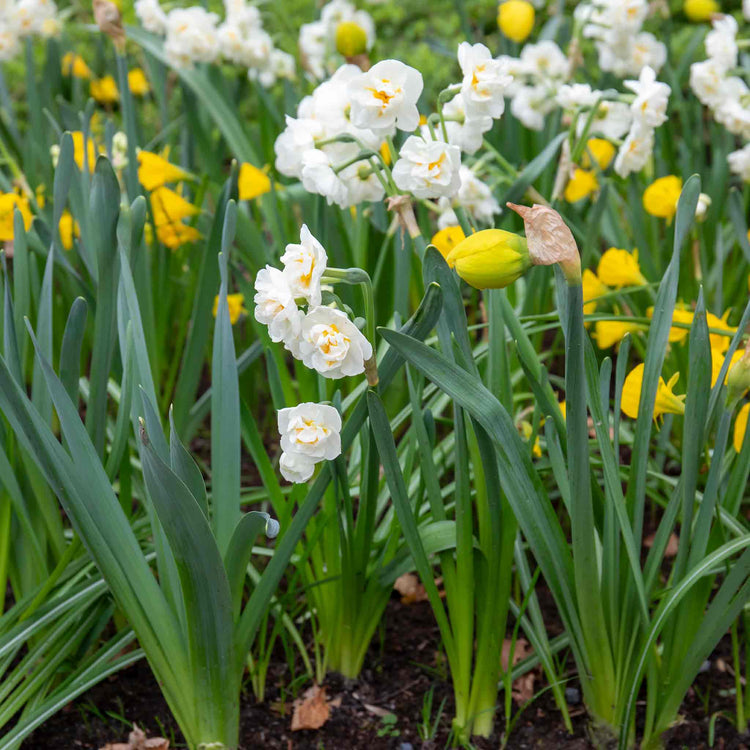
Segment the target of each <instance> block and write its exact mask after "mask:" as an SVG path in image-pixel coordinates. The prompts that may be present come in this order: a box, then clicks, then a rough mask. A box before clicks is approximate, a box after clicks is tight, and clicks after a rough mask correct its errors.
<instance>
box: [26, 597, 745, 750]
mask: <svg viewBox="0 0 750 750" xmlns="http://www.w3.org/2000/svg"><path fill="white" fill-rule="evenodd" d="M540 593H541V592H540ZM384 622H385V626H384V631H383V632H382V633H381V634H380V636H379V635H376V637H375V639H374V642H373V646H372V647H371V649H370V652H369V654H368V658H367V661H366V667H365V669H364V671H363V673H362V676H361V678H360V679H359V680H356V681H346V680H343V679H342V678H341V677H339V676H336V675H329V676H328V677H327V678H326V681H325V687H326V691H327V694H328V696H329V698H331V699H337V698H340V701H341V705H340V707H338V708H334V709H333V710H332V713H331V717H330V719H329V720H328V722H327V723H326V724H325V726H324V727H323V728H322V729H319V730H317V731H298V732H292V731H291V730H290V723H291V710H292V702H293V698H294V696H293V695H292V694H291V693H290V691H289V681H290V675H289V672H288V668H287V666H286V664H285V662H284V661H283V657H282V656H281V654H279V660H278V661H277V662H274V663H273V664H272V665H271V668H270V670H269V678H268V686H267V699H266V702H265V703H263V704H258V703H257V702H256V701H255V699H254V698H253V696H252V693H250V692H249V691H248V692H247V693H246V694H245V695H244V696H243V702H242V719H241V727H242V729H241V748H242V749H243V750H255V749H256V748H269V749H271V750H272V749H274V748H280V749H283V750H321V749H323V748H325V749H326V750H345V749H348V748H367V750H412V749H413V750H417V749H418V748H423V749H424V750H437V748H443V747H445V746H446V743H447V742H449V734H450V718H451V716H452V711H453V706H452V704H451V701H452V699H451V690H450V685H449V683H448V682H447V680H446V678H445V667H444V665H443V659H442V656H441V653H440V650H439V643H440V640H439V636H438V632H437V628H436V627H435V624H434V618H433V616H432V612H431V610H430V608H429V606H428V604H427V603H425V602H422V603H418V604H412V605H403V604H401V603H400V601H398V600H395V599H394V601H392V602H390V603H389V606H388V610H387V612H386V617H385V620H384ZM381 636H382V637H381ZM728 646H729V643H728V640H727V639H725V640H724V641H722V643H721V644H720V646H719V648H718V649H717V651H716V654H714V655H713V656H712V658H711V666H710V668H709V669H708V670H707V671H705V672H704V673H703V674H701V675H700V676H699V677H698V680H697V682H696V689H697V690H691V692H690V694H689V695H688V697H687V700H686V701H685V704H684V705H683V714H684V715H685V717H686V718H685V720H684V722H683V723H682V724H680V725H679V726H677V727H675V728H674V729H672V730H671V731H670V735H669V737H668V741H667V747H668V748H670V749H674V750H678V749H680V750H681V749H682V748H691V749H692V748H708V747H709V745H708V731H709V721H710V718H711V716H712V715H714V714H715V713H717V712H721V711H723V712H726V714H727V715H728V716H732V715H733V708H734V703H733V694H732V693H731V690H732V687H733V678H732V676H731V673H730V670H729V668H728V667H727V662H728V661H729V648H728ZM540 680H541V678H540ZM540 680H538V681H537V684H539V683H540ZM569 686H570V687H573V688H575V687H576V686H577V683H576V682H575V681H571V682H570V683H569ZM305 687H307V686H306V685H305V686H302V688H301V690H302V691H303V690H304V689H305ZM430 688H434V699H433V720H434V717H435V716H436V715H437V709H438V706H439V705H440V703H441V701H442V700H443V699H445V707H444V710H443V714H442V718H441V720H440V722H439V730H438V733H437V736H436V737H435V738H434V739H433V740H431V741H427V742H425V741H424V740H422V739H421V738H420V734H419V731H418V726H419V724H420V722H421V720H422V707H423V703H424V698H425V695H426V694H427V692H428V691H429V690H430ZM701 697H702V698H703V700H701ZM704 701H705V703H704ZM706 705H707V706H708V710H707V711H706V708H705V706H706ZM500 710H501V711H502V707H501V709H500ZM513 711H514V712H516V711H518V707H517V706H516V705H515V704H514V706H513ZM384 712H390V713H392V714H394V715H395V717H396V720H395V722H394V723H393V724H387V723H384V722H383V719H382V714H383V713H384ZM570 712H571V716H572V719H573V726H574V733H573V734H572V735H568V734H567V733H566V731H565V728H564V726H563V724H562V721H561V720H560V716H559V712H558V711H557V709H556V707H555V705H554V702H553V700H552V697H551V694H550V692H549V691H547V692H544V693H543V694H542V695H540V696H539V698H538V699H537V700H535V701H534V702H533V703H532V704H531V705H530V706H528V707H527V708H526V709H525V711H524V712H523V713H522V714H521V716H520V718H519V719H518V721H517V722H516V723H515V726H514V728H513V731H512V732H511V734H510V737H509V739H508V744H507V747H509V748H518V749H519V750H521V749H531V748H540V749H548V748H560V749H561V750H585V749H587V748H589V747H591V745H590V743H589V742H588V741H587V739H586V716H585V713H584V710H583V707H582V706H581V705H571V706H570ZM130 722H137V723H138V724H139V725H140V726H141V727H143V728H144V729H145V730H147V732H148V733H149V736H151V735H159V734H161V735H164V736H166V737H168V738H169V739H170V740H171V742H172V746H173V747H181V746H182V747H184V745H182V744H181V739H182V738H181V737H180V734H179V731H178V730H177V727H176V725H175V723H174V721H173V720H172V718H171V716H170V714H169V711H168V709H167V707H166V704H165V703H164V700H163V699H162V697H161V694H160V693H159V689H158V687H157V685H156V682H155V681H154V679H153V677H152V676H151V673H150V671H149V669H148V666H147V664H146V663H145V662H140V663H139V664H137V665H134V666H133V667H131V668H129V669H127V670H125V671H123V672H121V673H120V674H118V675H116V676H114V677H113V678H111V679H110V680H109V681H107V682H105V683H103V684H101V685H99V686H97V687H96V688H94V689H92V690H91V691H90V692H89V693H87V694H85V695H84V696H82V697H81V698H80V699H79V700H77V701H76V702H75V703H73V704H71V705H69V706H67V707H66V708H65V709H64V710H63V711H61V712H60V713H59V714H57V715H56V716H54V717H53V718H52V719H50V720H49V721H48V722H47V723H46V724H45V725H44V726H43V727H42V728H40V729H39V730H38V731H37V732H36V733H35V734H34V735H33V736H32V737H31V738H30V739H29V740H27V741H26V742H25V743H24V744H23V746H22V747H23V748H24V750H31V749H32V748H33V749H34V750H47V749H48V748H49V749H50V750H58V749H63V748H64V750H78V749H81V750H97V749H98V748H100V747H103V746H104V745H105V744H106V743H107V742H114V741H125V740H126V739H127V734H128V731H129V723H130ZM502 723H503V718H502V716H499V717H498V724H502ZM501 730H502V727H500V726H498V730H497V731H496V734H495V736H494V737H492V738H491V739H489V740H478V741H476V742H475V743H474V746H475V747H476V748H477V750H489V748H493V749H494V748H498V747H500V746H501ZM713 747H716V748H723V749H724V750H735V749H737V750H739V749H740V748H746V747H750V742H749V741H748V738H747V737H740V736H739V735H738V733H737V732H736V731H735V729H734V727H733V725H732V724H731V723H730V721H729V720H727V719H725V718H723V717H722V718H719V719H718V720H716V723H715V738H714V745H713Z"/></svg>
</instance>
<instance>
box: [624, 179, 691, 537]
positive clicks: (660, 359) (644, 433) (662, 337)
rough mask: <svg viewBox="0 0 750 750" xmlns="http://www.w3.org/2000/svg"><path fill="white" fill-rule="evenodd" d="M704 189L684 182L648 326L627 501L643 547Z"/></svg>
mask: <svg viewBox="0 0 750 750" xmlns="http://www.w3.org/2000/svg"><path fill="white" fill-rule="evenodd" d="M700 191H701V181H700V177H698V175H693V176H692V177H690V179H688V181H687V182H686V183H685V186H684V187H683V189H682V193H680V199H679V201H678V203H677V216H676V218H675V228H674V245H673V250H672V259H671V260H670V261H669V265H668V266H667V270H666V272H665V273H664V277H663V278H662V281H661V284H659V291H658V292H657V295H656V301H655V303H654V314H653V317H652V320H651V326H650V327H649V334H648V344H647V346H646V358H645V367H644V371H643V385H642V387H641V398H640V402H639V405H638V421H637V422H636V427H635V435H634V436H633V455H632V457H631V461H630V468H631V471H630V481H629V482H628V491H627V496H626V497H627V503H628V510H629V511H630V513H631V517H632V518H633V537H634V538H635V541H636V545H637V546H638V549H639V550H640V545H641V537H642V531H643V508H644V502H645V497H646V467H647V464H648V458H649V450H650V437H651V429H652V420H653V414H654V404H655V402H656V390H657V387H658V385H659V378H660V377H661V370H662V366H663V364H664V357H665V356H666V352H667V348H668V343H669V332H670V329H671V327H672V315H673V313H674V306H675V301H676V300H677V284H678V282H679V276H680V252H681V250H682V246H683V244H684V242H685V239H686V238H687V234H688V231H689V230H690V227H691V225H692V223H693V221H694V220H695V207H696V206H697V205H698V196H699V195H700Z"/></svg>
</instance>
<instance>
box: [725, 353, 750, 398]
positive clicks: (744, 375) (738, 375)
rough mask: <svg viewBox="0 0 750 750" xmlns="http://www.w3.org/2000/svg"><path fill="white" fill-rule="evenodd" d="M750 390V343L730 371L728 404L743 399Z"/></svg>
mask: <svg viewBox="0 0 750 750" xmlns="http://www.w3.org/2000/svg"><path fill="white" fill-rule="evenodd" d="M748 388H750V341H748V344H747V348H746V349H745V353H744V354H743V355H742V356H741V357H740V358H739V359H738V360H737V362H735V364H734V365H733V366H732V367H731V368H730V369H729V374H728V375H727V403H731V402H732V401H735V400H737V399H740V398H742V396H743V394H744V393H745V391H746V390H747V389H748Z"/></svg>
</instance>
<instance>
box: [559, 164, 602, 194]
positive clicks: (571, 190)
mask: <svg viewBox="0 0 750 750" xmlns="http://www.w3.org/2000/svg"><path fill="white" fill-rule="evenodd" d="M598 189H599V182H598V180H597V179H596V175H595V174H594V173H593V172H588V171H587V170H585V169H580V168H579V167H576V168H575V169H574V170H573V176H572V177H571V178H570V179H569V180H568V184H567V185H566V186H565V192H564V193H563V197H564V198H565V200H566V201H567V202H568V203H577V202H578V201H580V200H583V199H584V198H588V197H589V196H590V195H591V194H592V193H595V192H596V191H597V190H598Z"/></svg>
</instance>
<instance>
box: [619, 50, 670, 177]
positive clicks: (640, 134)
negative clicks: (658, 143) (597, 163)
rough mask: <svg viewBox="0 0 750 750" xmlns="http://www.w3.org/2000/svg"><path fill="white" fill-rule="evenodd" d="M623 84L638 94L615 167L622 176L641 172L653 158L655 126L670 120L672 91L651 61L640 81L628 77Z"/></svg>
mask: <svg viewBox="0 0 750 750" xmlns="http://www.w3.org/2000/svg"><path fill="white" fill-rule="evenodd" d="M624 85H625V87H626V88H628V89H630V90H631V91H632V92H633V93H634V94H635V98H634V99H633V102H632V104H631V105H630V112H631V113H632V115H633V122H632V124H631V125H630V130H629V131H628V135H627V138H625V142H624V143H623V144H622V146H620V150H619V151H618V152H617V157H616V158H615V171H616V172H617V174H619V175H620V177H627V176H628V175H629V174H630V173H631V172H640V170H641V169H643V167H645V166H646V162H647V161H648V160H649V159H650V158H651V154H652V153H653V150H654V130H655V129H656V128H658V127H659V126H660V125H662V124H663V123H664V122H666V120H667V104H668V103H669V95H670V93H671V92H672V89H671V88H670V87H669V86H668V85H667V84H666V83H662V82H661V81H657V80H656V73H655V72H654V70H653V68H650V67H649V66H648V65H646V66H645V67H644V68H643V69H642V70H641V75H640V77H639V78H638V80H637V81H625V82H624Z"/></svg>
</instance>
